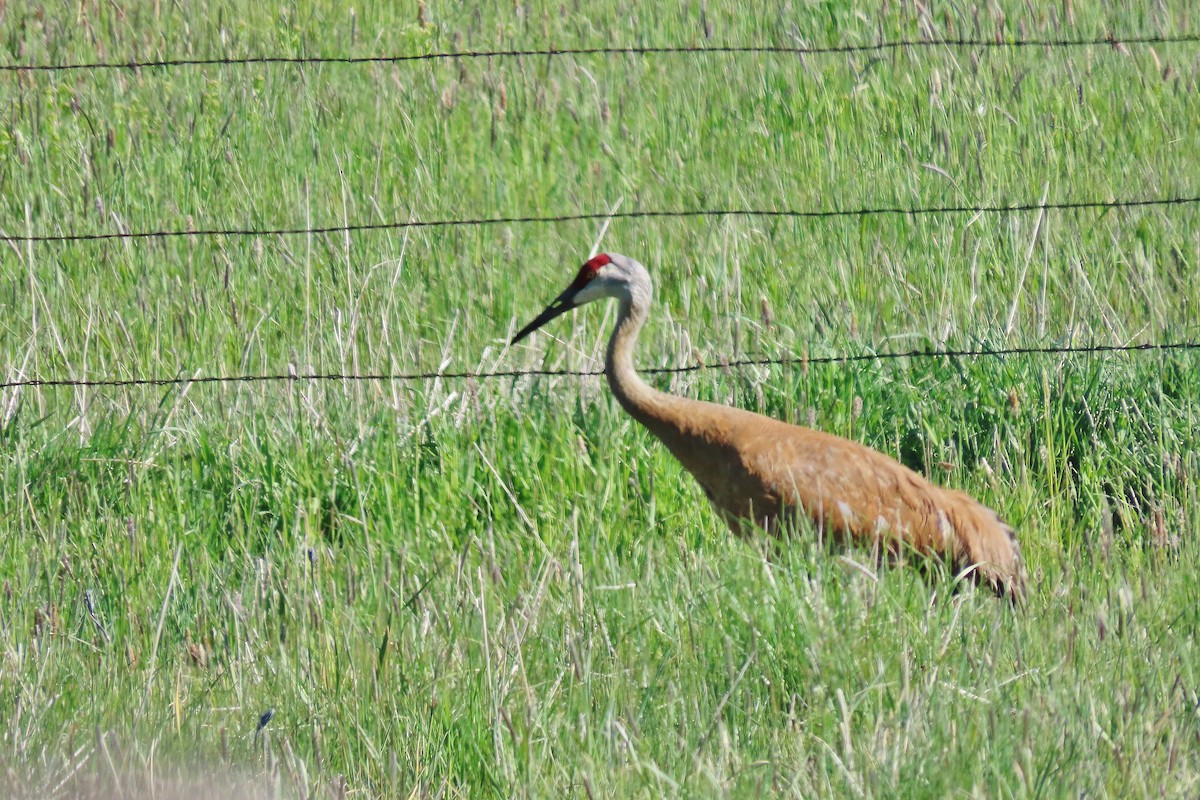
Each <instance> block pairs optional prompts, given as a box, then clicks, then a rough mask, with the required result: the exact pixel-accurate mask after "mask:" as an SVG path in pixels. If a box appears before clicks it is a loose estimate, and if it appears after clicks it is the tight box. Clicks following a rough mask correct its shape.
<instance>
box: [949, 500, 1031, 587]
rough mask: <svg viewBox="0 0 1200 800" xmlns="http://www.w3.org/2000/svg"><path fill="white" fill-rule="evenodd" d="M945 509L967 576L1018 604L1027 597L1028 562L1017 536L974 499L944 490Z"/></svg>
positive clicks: (955, 553)
mask: <svg viewBox="0 0 1200 800" xmlns="http://www.w3.org/2000/svg"><path fill="white" fill-rule="evenodd" d="M942 492H943V495H944V502H943V503H942V510H943V512H944V513H945V515H946V519H947V521H949V523H950V525H951V527H952V528H953V529H954V538H955V539H956V542H955V544H956V546H955V547H953V552H954V556H955V559H954V560H955V561H956V562H958V567H959V569H961V570H962V571H963V572H964V573H966V574H968V575H970V576H971V577H973V578H974V579H975V580H976V581H979V582H982V583H986V584H987V585H988V586H989V587H990V588H991V589H992V590H993V591H995V592H996V593H997V594H999V595H1000V596H1002V597H1007V598H1009V599H1010V600H1012V601H1013V602H1014V603H1019V602H1020V601H1021V600H1023V599H1024V596H1025V563H1024V561H1023V560H1022V559H1021V545H1020V544H1019V543H1018V542H1017V534H1016V531H1014V530H1013V529H1012V528H1011V527H1010V526H1009V525H1008V524H1007V523H1006V522H1004V520H1002V519H1000V517H999V516H998V515H997V514H996V512H994V511H992V510H991V509H990V508H988V507H987V506H984V505H981V504H980V503H979V502H978V501H976V500H975V499H974V498H973V497H971V496H970V495H968V494H965V493H963V492H959V491H955V490H953V489H943V490H942Z"/></svg>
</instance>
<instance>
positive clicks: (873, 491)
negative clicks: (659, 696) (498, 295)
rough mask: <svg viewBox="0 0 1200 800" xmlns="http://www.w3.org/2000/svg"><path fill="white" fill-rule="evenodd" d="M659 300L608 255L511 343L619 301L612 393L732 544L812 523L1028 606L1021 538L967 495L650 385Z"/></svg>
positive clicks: (816, 436)
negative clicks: (644, 373)
mask: <svg viewBox="0 0 1200 800" xmlns="http://www.w3.org/2000/svg"><path fill="white" fill-rule="evenodd" d="M653 291H654V289H653V284H652V283H651V281H650V274H649V273H648V272H647V271H646V268H645V267H644V266H642V265H641V264H640V263H638V262H637V261H636V260H634V259H632V258H629V257H627V256H622V255H618V254H616V253H601V254H600V255H597V256H595V257H593V258H591V259H589V260H588V261H587V262H586V263H585V264H584V265H583V266H582V267H581V268H580V269H579V274H578V275H577V276H576V277H575V280H574V281H573V282H572V283H571V285H570V286H568V287H567V288H566V290H565V291H563V293H562V294H560V295H559V296H558V298H557V299H555V300H554V302H552V303H551V304H550V305H549V306H547V307H546V309H545V310H544V311H542V313H540V314H538V316H537V317H536V318H535V319H534V320H533V321H532V322H530V323H529V324H528V325H526V326H525V327H524V328H522V329H521V330H520V331H519V332H518V333H517V334H516V336H514V337H513V338H512V342H511V343H512V344H516V343H517V342H519V341H521V340H522V339H524V338H525V337H526V336H528V335H529V334H531V333H533V332H534V331H535V330H537V329H538V328H540V327H541V326H543V325H545V324H546V323H547V322H549V321H550V320H552V319H554V318H555V317H557V316H559V315H560V314H563V313H565V312H566V311H569V310H570V309H572V308H575V307H577V306H581V305H583V304H585V303H590V302H592V301H594V300H601V299H604V298H613V299H615V300H617V301H618V302H619V303H620V310H619V313H618V316H617V324H616V327H615V328H614V329H613V333H612V337H611V338H610V339H609V341H608V354H607V358H606V361H605V366H604V372H605V376H606V377H607V378H608V384H609V387H610V388H611V389H612V392H613V394H614V395H616V398H617V400H618V401H619V402H620V404H621V405H622V406H623V407H624V409H625V410H626V411H627V412H629V414H630V415H631V416H632V417H633V418H634V419H636V420H637V421H638V422H640V423H641V424H642V425H644V426H646V427H647V428H648V429H649V430H650V432H651V433H653V434H654V435H655V436H656V437H658V439H659V440H661V441H662V442H663V444H665V445H666V446H667V448H668V449H669V450H670V451H671V453H672V454H673V455H674V456H675V458H677V459H678V460H679V462H680V463H681V464H683V466H684V468H686V469H687V470H688V472H690V473H692V475H693V476H694V477H695V478H696V480H697V481H699V483H700V486H701V488H703V490H704V493H705V495H707V496H708V499H709V500H710V501H711V502H712V504H713V506H714V507H715V508H716V509H717V512H718V513H719V514H720V515H721V516H722V518H723V519H724V520H725V522H726V523H727V524H728V525H729V527H730V529H731V530H732V531H733V532H734V534H735V535H737V536H744V535H746V534H747V533H749V531H750V529H751V528H752V527H753V526H754V525H757V526H758V527H761V528H763V529H765V530H766V531H768V532H771V533H773V534H775V535H780V534H782V533H784V532H786V531H787V530H789V527H788V521H789V519H791V520H792V525H793V526H794V524H795V522H796V519H797V518H798V517H799V516H800V515H801V514H803V515H805V516H807V517H808V518H809V519H811V520H812V522H813V523H814V524H815V526H816V530H817V531H818V532H819V533H820V534H821V535H827V536H829V537H830V538H831V539H835V540H844V539H852V540H856V541H859V542H863V543H866V544H868V545H871V546H873V547H878V546H880V545H882V546H884V547H885V548H886V549H887V550H889V551H890V552H893V553H895V552H901V551H910V550H911V551H916V552H917V553H920V554H923V555H927V556H936V557H940V558H942V559H945V560H946V561H947V562H948V563H949V564H950V565H951V566H952V567H953V568H955V569H956V570H962V572H963V573H964V574H967V575H970V576H972V577H973V578H974V579H975V580H977V581H982V582H984V583H986V584H987V585H988V586H990V587H991V588H992V589H993V590H995V591H996V592H997V593H998V594H1000V595H1002V596H1008V597H1009V598H1011V599H1012V600H1014V601H1016V600H1019V599H1020V598H1021V596H1022V594H1023V591H1024V568H1023V566H1022V562H1021V550H1020V547H1019V545H1018V544H1017V539H1016V535H1015V534H1014V532H1013V530H1012V528H1010V527H1009V526H1008V525H1006V524H1005V523H1004V522H1003V521H1002V520H1001V519H1000V518H999V517H998V516H997V515H996V513H995V512H993V511H992V510H991V509H989V508H987V507H985V506H983V505H981V504H980V503H979V502H977V501H976V500H975V499H973V498H972V497H970V496H969V495H967V494H965V493H963V492H959V491H955V490H953V489H946V488H942V487H939V486H934V485H933V484H931V483H930V482H929V481H927V480H926V479H925V478H923V477H922V476H920V475H918V474H917V473H915V472H913V471H912V470H910V469H908V468H907V467H905V466H903V465H902V464H900V463H898V462H897V461H895V460H893V459H891V458H889V457H887V456H885V455H884V454H882V453H880V452H878V451H876V450H872V449H870V448H869V447H866V446H864V445H862V444H859V443H858V442H853V441H850V440H848V439H843V438H841V437H838V436H834V435H832V434H828V433H823V432H821V431H815V430H811V429H808V428H801V427H799V426H796V425H790V424H788V423H785V422H781V421H779V420H776V419H771V418H770V417H765V416H762V415H761V414H755V413H753V412H750V411H745V410H743V409H740V408H730V407H728V406H722V405H718V404H716V403H707V402H702V401H698V400H691V399H688V398H684V397H678V396H676V395H671V394H667V393H665V392H660V391H658V390H656V389H653V388H651V387H650V386H648V385H647V384H646V383H644V382H643V381H642V379H641V378H640V377H639V376H638V374H637V371H636V370H635V369H634V366H633V348H634V345H635V343H636V342H637V337H638V332H639V331H640V330H641V328H642V324H643V323H644V322H645V321H646V316H647V314H648V312H649V310H650V302H651V298H652V296H653ZM747 523H751V524H750V525H749V526H748V525H747Z"/></svg>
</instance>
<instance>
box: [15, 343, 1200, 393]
mask: <svg viewBox="0 0 1200 800" xmlns="http://www.w3.org/2000/svg"><path fill="white" fill-rule="evenodd" d="M1189 350H1200V342H1193V341H1183V342H1153V343H1147V344H1128V345H1087V346H1083V345H1078V346H1077V345H1049V346H1044V347H1006V348H998V349H966V350H907V351H902V352H885V353H860V354H855V355H837V356H811V357H810V356H788V357H785V358H748V359H734V360H726V361H718V362H714V363H711V364H710V363H699V364H689V365H686V366H682V367H656V368H651V369H644V370H641V372H643V373H645V374H649V375H678V374H681V373H688V372H701V371H705V370H714V369H720V370H730V369H746V368H748V367H772V366H794V365H797V364H799V365H812V364H850V363H855V362H860V361H894V360H897V359H904V358H910V359H924V358H1003V357H1005V356H1032V355H1081V354H1100V353H1154V352H1167V351H1189ZM603 374H604V371H603V370H572V369H507V370H497V371H493V372H440V371H436V372H398V373H364V374H346V373H302V372H292V371H289V372H286V373H273V374H261V375H212V376H196V377H190V378H183V377H176V378H100V379H80V380H76V379H71V378H29V379H23V380H14V381H7V382H4V383H0V389H15V388H26V387H29V388H35V387H46V388H59V387H92V388H96V387H137V386H151V387H152V386H181V385H184V384H206V383H208V384H228V383H269V382H293V383H294V382H298V381H307V382H314V381H343V382H347V381H373V382H386V381H428V380H437V379H443V380H490V379H496V378H526V377H554V378H560V377H590V376H596V375H603Z"/></svg>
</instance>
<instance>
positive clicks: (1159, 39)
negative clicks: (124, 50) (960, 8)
mask: <svg viewBox="0 0 1200 800" xmlns="http://www.w3.org/2000/svg"><path fill="white" fill-rule="evenodd" d="M1197 42H1200V34H1191V33H1188V34H1179V35H1175V36H1163V35H1154V34H1151V35H1145V34H1131V35H1128V36H1118V35H1117V34H1112V33H1110V34H1107V35H1105V36H1100V37H1091V38H1075V39H1068V38H1056V39H1040V38H1029V39H1004V38H999V39H966V38H931V39H896V40H891V41H881V42H874V43H864V44H842V45H825V46H820V45H817V46H808V45H746V46H742V45H709V46H704V47H681V46H639V45H629V46H624V47H614V46H610V47H546V48H531V49H523V50H460V51H450V52H436V53H413V54H405V55H379V56H242V57H223V58H174V59H145V60H138V59H130V60H128V61H83V62H76V63H65V64H38V63H35V62H30V63H28V64H0V71H8V72H70V71H77V70H139V69H173V68H179V67H214V66H222V67H226V66H259V65H272V64H279V65H292V66H317V65H322V64H328V65H355V64H401V63H407V62H420V61H453V60H460V59H479V58H481V59H495V58H557V57H562V56H675V55H692V56H709V55H797V56H805V55H814V56H815V55H849V54H855V53H879V52H886V51H891V50H909V49H928V48H939V47H944V48H956V49H959V48H968V49H969V48H981V49H1023V48H1045V49H1063V48H1076V47H1097V46H1108V47H1113V48H1118V49H1120V48H1124V47H1126V46H1128V45H1156V44H1158V45H1167V44H1194V43H1197Z"/></svg>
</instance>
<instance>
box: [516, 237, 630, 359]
mask: <svg viewBox="0 0 1200 800" xmlns="http://www.w3.org/2000/svg"><path fill="white" fill-rule="evenodd" d="M641 286H644V287H645V288H646V289H647V290H648V289H649V286H650V276H649V275H648V274H647V273H646V268H645V267H643V266H642V265H641V264H639V263H638V262H636V261H634V260H633V259H632V258H628V257H626V256H622V255H618V254H616V253H600V254H599V255H595V256H592V257H591V258H589V259H588V260H587V261H585V262H584V263H583V266H582V267H580V268H579V273H578V274H577V275H576V276H575V280H574V281H572V282H571V285H570V286H568V287H567V288H566V289H564V290H563V293H562V294H560V295H559V296H558V297H556V298H555V299H554V302H553V303H551V304H550V305H548V306H546V309H545V310H544V311H543V312H542V313H540V314H538V315H537V316H536V317H535V318H534V320H533V322H530V323H529V324H528V325H526V326H525V327H524V328H521V330H519V331H518V332H517V335H516V336H514V337H513V338H512V341H511V342H509V344H516V343H517V342H519V341H521V340H522V339H524V338H525V337H526V336H528V335H529V334H531V333H533V332H534V331H536V330H537V329H538V328H540V327H542V326H543V325H545V324H546V323H547V322H549V321H550V320H552V319H554V318H555V317H557V316H559V315H561V314H565V313H566V312H568V311H570V310H571V309H572V308H577V307H579V306H581V305H584V304H585V303H590V302H592V301H593V300H600V299H602V298H605V297H617V298H628V297H630V296H631V294H632V293H633V292H634V291H635V289H636V288H638V287H641ZM646 300H647V301H649V297H648V296H647V297H646Z"/></svg>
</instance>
